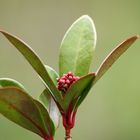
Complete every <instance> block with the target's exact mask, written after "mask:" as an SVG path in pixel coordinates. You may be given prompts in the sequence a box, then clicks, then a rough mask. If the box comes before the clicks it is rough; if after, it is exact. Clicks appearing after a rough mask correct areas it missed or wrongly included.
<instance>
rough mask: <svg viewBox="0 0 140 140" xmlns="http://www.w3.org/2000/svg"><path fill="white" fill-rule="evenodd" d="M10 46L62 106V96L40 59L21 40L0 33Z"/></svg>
mask: <svg viewBox="0 0 140 140" xmlns="http://www.w3.org/2000/svg"><path fill="white" fill-rule="evenodd" d="M0 32H1V33H2V34H3V35H4V36H5V37H6V38H7V39H8V40H9V41H10V42H11V43H12V44H13V46H14V47H16V48H17V49H18V50H19V51H20V52H21V53H22V55H23V56H24V57H25V58H26V59H27V60H28V62H29V63H30V64H31V66H32V67H33V68H34V69H35V71H36V72H37V73H38V74H39V76H40V77H41V78H42V79H43V81H44V84H45V85H46V87H49V88H48V90H50V93H51V95H52V96H53V98H54V100H55V101H56V102H59V104H60V105H63V102H62V96H61V94H60V93H59V91H58V89H57V88H56V86H55V85H54V83H53V81H52V80H51V78H50V76H49V74H48V72H47V71H46V68H45V66H44V65H43V63H42V62H41V60H40V58H39V57H38V56H37V54H36V53H35V52H34V51H33V50H32V49H31V48H30V47H29V46H28V45H27V44H26V43H24V42H23V41H22V40H20V39H18V38H17V37H15V36H13V35H11V34H9V33H7V32H4V31H0Z"/></svg>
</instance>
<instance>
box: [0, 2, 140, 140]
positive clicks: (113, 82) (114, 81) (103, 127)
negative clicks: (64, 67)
mask: <svg viewBox="0 0 140 140" xmlns="http://www.w3.org/2000/svg"><path fill="white" fill-rule="evenodd" d="M139 5H140V2H139V1H138V0H123V1H122V0H115V1H111V0H106V1H101V0H98V1H97V0H71V1H66V0H61V1H53V0H52V1H49V0H40V1H37V0H36V1H33V0H30V1H27V0H24V1H21V0H12V1H9V0H0V28H2V29H5V30H7V31H9V32H11V33H13V34H15V35H17V36H19V37H20V38H22V39H23V40H25V42H27V43H28V44H29V45H30V46H31V47H32V48H33V49H34V50H35V51H36V52H37V53H38V54H39V56H41V58H42V60H43V61H44V62H46V63H47V64H48V65H50V66H52V67H53V68H55V69H57V70H58V65H57V64H58V62H57V61H56V60H58V49H59V46H60V42H61V39H62V37H63V35H64V33H65V31H66V30H67V28H68V27H69V26H70V25H71V23H73V21H75V20H76V19H77V18H78V17H80V16H81V15H83V14H88V15H90V16H91V17H92V18H93V20H94V22H95V26H96V29H97V48H96V55H95V56H94V64H93V66H92V67H91V69H92V71H93V70H94V71H95V70H96V68H97V66H99V65H100V62H101V61H102V60H103V59H104V57H105V56H106V54H108V52H110V50H112V49H113V48H114V47H115V46H116V45H117V44H118V43H119V42H121V41H123V40H124V39H125V38H127V37H130V36H132V35H135V34H140V30H139V25H140V15H139V13H140V8H139ZM0 37H1V38H0V65H1V69H0V77H10V78H14V79H16V80H18V81H20V82H21V83H23V84H24V85H25V86H26V87H27V88H28V90H29V91H30V93H32V96H33V97H38V96H39V94H40V93H41V92H42V90H43V89H44V87H43V85H42V83H41V82H40V80H39V78H38V76H37V74H36V73H35V72H33V69H32V68H31V67H30V65H29V64H28V62H26V60H25V59H24V58H23V57H22V56H21V55H20V54H19V53H18V52H17V50H15V49H13V48H12V47H9V46H10V44H9V45H7V40H5V39H3V37H2V36H1V35H0ZM40 44H41V45H40ZM139 46H140V41H137V42H136V43H135V44H134V45H133V47H131V48H130V49H129V50H128V51H127V52H126V53H125V54H124V55H123V56H122V57H121V58H120V59H119V60H118V61H117V63H116V64H115V65H114V66H113V67H112V68H111V69H110V70H109V71H108V73H107V74H106V75H105V76H104V77H103V78H102V79H101V80H100V82H98V83H97V85H96V86H95V87H94V88H93V90H92V91H91V93H90V94H89V95H88V97H87V98H86V100H85V101H84V103H83V104H82V107H80V110H79V112H78V114H77V120H76V121H77V125H76V126H75V129H73V139H80V140H85V139H88V140H93V139H96V140H132V139H134V140H139V139H140V133H139V131H140V120H139V118H140V109H139V107H140V87H139V83H140V78H139V71H140V64H139V59H140V55H139V52H140V47H139ZM52 54H53V55H52ZM33 86H34V87H35V88H34V89H32V87H33ZM0 126H1V127H0V139H1V140H9V139H10V140H15V139H18V138H20V140H25V139H30V140H39V139H40V138H39V137H38V136H36V135H35V134H34V135H33V134H32V133H30V132H27V131H26V130H23V129H22V128H20V127H18V126H17V125H15V124H14V123H12V122H9V121H8V120H7V119H5V118H4V117H2V116H1V115H0ZM60 139H63V129H62V127H61V128H59V130H58V131H57V133H56V140H60Z"/></svg>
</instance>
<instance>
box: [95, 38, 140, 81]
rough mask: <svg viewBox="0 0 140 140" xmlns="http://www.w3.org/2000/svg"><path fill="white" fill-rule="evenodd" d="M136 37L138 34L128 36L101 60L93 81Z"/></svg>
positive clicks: (101, 74)
mask: <svg viewBox="0 0 140 140" xmlns="http://www.w3.org/2000/svg"><path fill="white" fill-rule="evenodd" d="M136 39H138V36H133V37H131V38H128V39H127V40H125V41H124V42H122V43H121V44H119V45H118V46H117V47H116V48H115V49H114V50H113V51H112V52H111V53H110V54H109V55H108V56H107V57H106V58H105V60H104V61H103V63H102V64H101V66H100V67H99V69H98V70H97V72H96V78H95V81H94V83H95V82H97V81H98V80H99V79H100V78H101V77H102V76H103V75H104V73H105V72H106V71H107V70H108V69H109V68H110V67H111V66H112V64H113V63H114V62H115V61H116V60H117V59H118V58H119V57H120V56H121V55H122V54H123V53H124V52H125V51H126V50H127V49H128V48H129V47H130V46H131V45H132V44H133V43H134V42H135V41H136Z"/></svg>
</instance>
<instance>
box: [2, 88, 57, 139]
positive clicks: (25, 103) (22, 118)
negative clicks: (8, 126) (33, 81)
mask: <svg viewBox="0 0 140 140" xmlns="http://www.w3.org/2000/svg"><path fill="white" fill-rule="evenodd" d="M0 113H1V114H3V115H4V116H5V117H6V118H8V119H9V120H11V121H13V122H15V123H16V124H18V125H20V126H22V127H24V128H26V129H28V130H30V131H32V132H34V133H36V134H38V135H40V136H41V137H43V138H45V137H46V136H53V135H54V125H53V122H52V120H51V119H50V117H49V114H48V112H47V110H46V109H45V108H44V107H43V105H42V104H40V103H39V102H38V101H36V100H34V99H33V98H32V97H30V96H29V95H28V94H27V93H25V92H23V91H22V90H20V89H18V88H14V87H6V88H1V89H0Z"/></svg>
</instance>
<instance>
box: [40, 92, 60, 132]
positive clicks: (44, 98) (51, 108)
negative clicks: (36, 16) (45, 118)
mask: <svg viewBox="0 0 140 140" xmlns="http://www.w3.org/2000/svg"><path fill="white" fill-rule="evenodd" d="M40 100H41V102H42V103H43V105H44V106H45V107H46V109H47V110H48V113H49V115H50V117H51V119H52V121H53V123H54V125H55V129H56V128H58V126H59V122H60V112H59V109H58V107H57V105H56V103H55V102H54V100H53V98H52V97H51V96H50V94H49V93H48V90H44V91H43V92H42V94H41V95H40Z"/></svg>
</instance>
